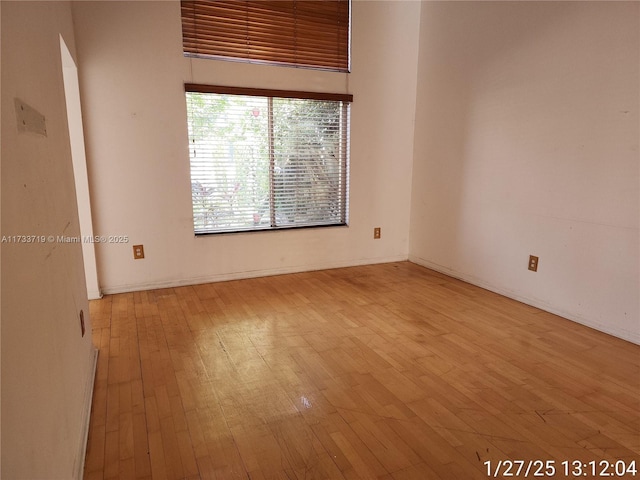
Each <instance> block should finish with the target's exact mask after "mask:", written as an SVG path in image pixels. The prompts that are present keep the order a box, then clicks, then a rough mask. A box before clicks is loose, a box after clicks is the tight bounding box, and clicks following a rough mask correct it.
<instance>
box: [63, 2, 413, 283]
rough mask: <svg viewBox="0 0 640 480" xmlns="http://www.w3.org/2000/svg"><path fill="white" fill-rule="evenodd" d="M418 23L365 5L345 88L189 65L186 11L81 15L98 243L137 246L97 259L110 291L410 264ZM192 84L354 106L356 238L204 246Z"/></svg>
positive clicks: (295, 76)
mask: <svg viewBox="0 0 640 480" xmlns="http://www.w3.org/2000/svg"><path fill="white" fill-rule="evenodd" d="M419 12H420V4H419V3H418V2H395V3H394V2H384V1H383V2H360V1H356V2H354V4H353V18H354V20H353V66H352V67H353V68H352V73H351V74H350V75H349V76H348V78H347V76H346V75H344V74H339V73H329V72H320V71H313V70H303V69H293V68H283V67H268V66H260V65H248V64H242V63H234V62H220V61H212V60H201V59H200V60H189V59H186V58H184V57H183V55H182V45H181V26H180V9H179V2H177V1H171V2H164V1H162V2H77V3H75V4H74V5H73V13H74V24H75V28H76V38H77V45H78V55H79V65H78V68H79V74H80V84H81V94H82V101H83V115H84V120H85V134H86V147H87V158H88V164H89V178H90V188H91V201H92V207H93V210H94V218H93V219H94V230H95V234H96V235H128V236H129V237H130V242H129V243H128V244H122V245H117V244H105V245H97V246H96V247H97V251H96V253H97V258H98V271H99V280H100V286H101V288H102V290H103V292H105V293H111V292H120V291H128V290H137V289H145V288H152V287H158V286H165V285H178V284H186V283H194V282H204V281H212V280H221V279H228V278H236V277H249V276H256V275H267V274H273V273H281V272H290V271H300V270H309V269H319V268H328V267H334V266H344V265H354V264H361V263H374V262H383V261H391V260H399V259H406V258H407V257H408V252H409V250H408V249H409V246H408V245H409V244H408V231H409V212H410V187H411V179H410V178H411V168H412V161H413V154H412V151H413V144H412V142H413V121H414V106H415V93H416V78H417V75H416V73H417V49H418V34H419V21H420V15H419ZM185 82H189V83H191V82H194V83H205V84H214V85H215V84H220V85H235V86H247V87H265V88H279V89H299V90H308V91H309V90H310V91H330V92H333V91H335V92H338V93H347V92H348V93H353V95H354V103H353V106H352V112H351V113H352V115H351V118H352V120H351V128H352V129H351V182H350V189H351V195H350V220H351V221H350V225H349V227H337V228H321V229H304V230H299V231H284V232H261V233H245V234H234V235H223V236H208V237H199V238H194V235H193V226H192V211H191V203H190V201H191V192H190V180H189V159H188V152H187V145H188V143H187V128H186V106H185V100H184V87H183V85H184V83H185ZM377 226H380V227H382V239H380V240H373V228H374V227H377ZM133 244H144V247H145V256H146V258H145V259H144V260H133V254H132V245H133Z"/></svg>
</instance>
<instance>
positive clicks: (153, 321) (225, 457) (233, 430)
mask: <svg viewBox="0 0 640 480" xmlns="http://www.w3.org/2000/svg"><path fill="white" fill-rule="evenodd" d="M91 319H92V322H93V338H94V342H95V344H96V346H97V347H98V348H99V349H100V356H99V359H98V370H97V375H96V384H95V392H94V398H93V409H92V414H91V425H90V432H89V444H88V452H87V458H86V464H85V478H87V479H98V478H100V479H116V478H118V479H150V478H153V479H165V478H167V479H190V480H191V479H203V480H204V479H225V480H226V479H240V478H242V479H249V478H250V479H252V480H257V479H267V478H268V479H320V478H327V479H343V478H347V479H368V478H376V479H443V480H449V479H473V478H478V479H485V478H488V476H487V472H486V466H485V465H484V462H485V461H487V460H490V461H492V462H494V463H493V465H494V468H495V465H496V463H497V461H499V460H508V459H509V460H524V461H529V460H544V461H546V460H553V461H555V462H556V465H557V467H558V470H560V462H562V461H564V460H569V461H572V460H576V459H577V460H581V461H584V462H588V461H592V460H600V459H609V460H623V461H625V462H627V463H630V462H631V461H633V460H636V461H637V462H638V463H640V457H639V454H640V347H639V346H636V345H633V344H631V343H628V342H625V341H622V340H619V339H616V338H614V337H610V336H608V335H605V334H602V333H599V332H596V331H594V330H591V329H589V328H586V327H583V326H580V325H578V324H575V323H573V322H570V321H567V320H565V319H562V318H560V317H557V316H554V315H552V314H549V313H545V312H543V311H540V310H537V309H535V308H532V307H529V306H526V305H523V304H520V303H518V302H515V301H512V300H509V299H507V298H504V297H501V296H499V295H495V294H492V293H490V292H487V291H485V290H482V289H480V288H477V287H474V286H471V285H468V284H465V283H463V282H460V281H457V280H454V279H451V278H449V277H445V276H443V275H440V274H437V273H434V272H432V271H430V270H427V269H424V268H422V267H419V266H417V265H414V264H411V263H407V262H402V263H392V264H384V265H373V266H364V267H355V268H345V269H336V270H328V271H322V272H311V273H303V274H295V275H284V276H278V277H270V278H260V279H252V280H241V281H232V282H224V283H215V284H207V285H198V286H190V287H181V288H170V289H162V290H153V291H146V292H136V293H129V294H120V295H110V296H106V297H105V298H104V299H102V300H99V301H94V302H92V303H91ZM638 467H639V468H640V464H639V465H638ZM501 473H502V472H500V474H499V475H498V477H499V478H502V475H501ZM529 477H531V478H532V473H530V474H529ZM638 477H640V473H639V474H638ZM545 478H549V477H545ZM557 478H564V476H563V475H558V476H557Z"/></svg>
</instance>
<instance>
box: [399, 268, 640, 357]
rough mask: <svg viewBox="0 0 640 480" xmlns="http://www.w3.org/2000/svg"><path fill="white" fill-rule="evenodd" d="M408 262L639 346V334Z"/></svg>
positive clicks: (446, 270)
mask: <svg viewBox="0 0 640 480" xmlns="http://www.w3.org/2000/svg"><path fill="white" fill-rule="evenodd" d="M409 261H410V262H412V263H416V264H418V265H421V266H423V267H425V268H428V269H430V270H434V271H436V272H439V273H442V274H444V275H447V276H449V277H453V278H457V279H458V280H462V281H463V282H467V283H470V284H472V285H475V286H477V287H480V288H484V289H485V290H489V291H491V292H494V293H497V294H499V295H503V296H505V297H508V298H511V299H513V300H517V301H518V302H521V303H524V304H526V305H531V306H532V307H536V308H539V309H540V310H544V311H545V312H549V313H552V314H554V315H558V316H560V317H563V318H566V319H567V320H571V321H572V322H575V323H579V324H581V325H584V326H586V327H589V328H593V329H594V330H598V331H599V332H603V333H606V334H607V335H612V336H614V337H617V338H620V339H622V340H626V341H627V342H631V343H635V344H637V345H640V334H639V333H635V332H630V331H627V330H623V329H616V328H611V327H610V326H608V325H603V324H601V323H598V322H594V321H592V320H590V319H588V318H583V317H581V316H578V315H575V314H573V313H571V312H567V311H564V310H562V309H558V308H556V307H555V306H553V305H549V304H547V303H545V302H544V301H541V300H539V299H534V298H529V297H525V296H523V295H520V294H518V293H515V292H513V291H511V290H508V289H506V288H502V287H498V286H496V285H493V284H490V283H487V282H485V281H484V280H482V279H480V278H477V277H474V276H473V275H467V274H464V273H461V272H458V271H455V270H451V269H450V268H447V267H445V266H443V265H438V264H436V263H433V262H430V261H429V260H425V259H424V258H420V257H416V256H413V255H410V256H409Z"/></svg>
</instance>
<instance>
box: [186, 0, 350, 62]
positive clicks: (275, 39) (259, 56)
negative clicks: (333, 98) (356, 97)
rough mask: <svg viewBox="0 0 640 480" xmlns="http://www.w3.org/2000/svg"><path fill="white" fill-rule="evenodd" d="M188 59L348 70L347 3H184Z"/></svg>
mask: <svg viewBox="0 0 640 480" xmlns="http://www.w3.org/2000/svg"><path fill="white" fill-rule="evenodd" d="M181 7H182V8H181V10H182V39H183V42H182V43H183V46H184V53H185V55H189V56H204V57H214V58H218V59H226V60H239V61H246V62H257V63H270V64H278V65H289V66H299V67H310V68H321V69H328V70H337V71H341V72H347V71H348V70H349V42H350V39H349V35H350V24H349V19H350V2H349V0H322V1H319V0H315V1H310V0H276V1H270V0H260V1H256V0H252V1H246V0H190V1H182V2H181Z"/></svg>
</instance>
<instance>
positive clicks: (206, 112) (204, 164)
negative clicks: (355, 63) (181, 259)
mask: <svg viewBox="0 0 640 480" xmlns="http://www.w3.org/2000/svg"><path fill="white" fill-rule="evenodd" d="M291 94H292V92H287V95H288V96H292V95H291ZM186 98H187V113H188V124H189V156H190V160H191V186H192V201H193V221H194V230H195V233H196V234H205V233H223V232H238V231H249V230H264V229H278V228H293V227H308V226H319V225H344V224H346V222H347V200H348V179H347V173H348V164H349V158H348V153H349V102H347V101H343V100H317V99H310V98H282V97H274V96H256V95H235V94H228V93H203V92H191V91H187V93H186Z"/></svg>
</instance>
